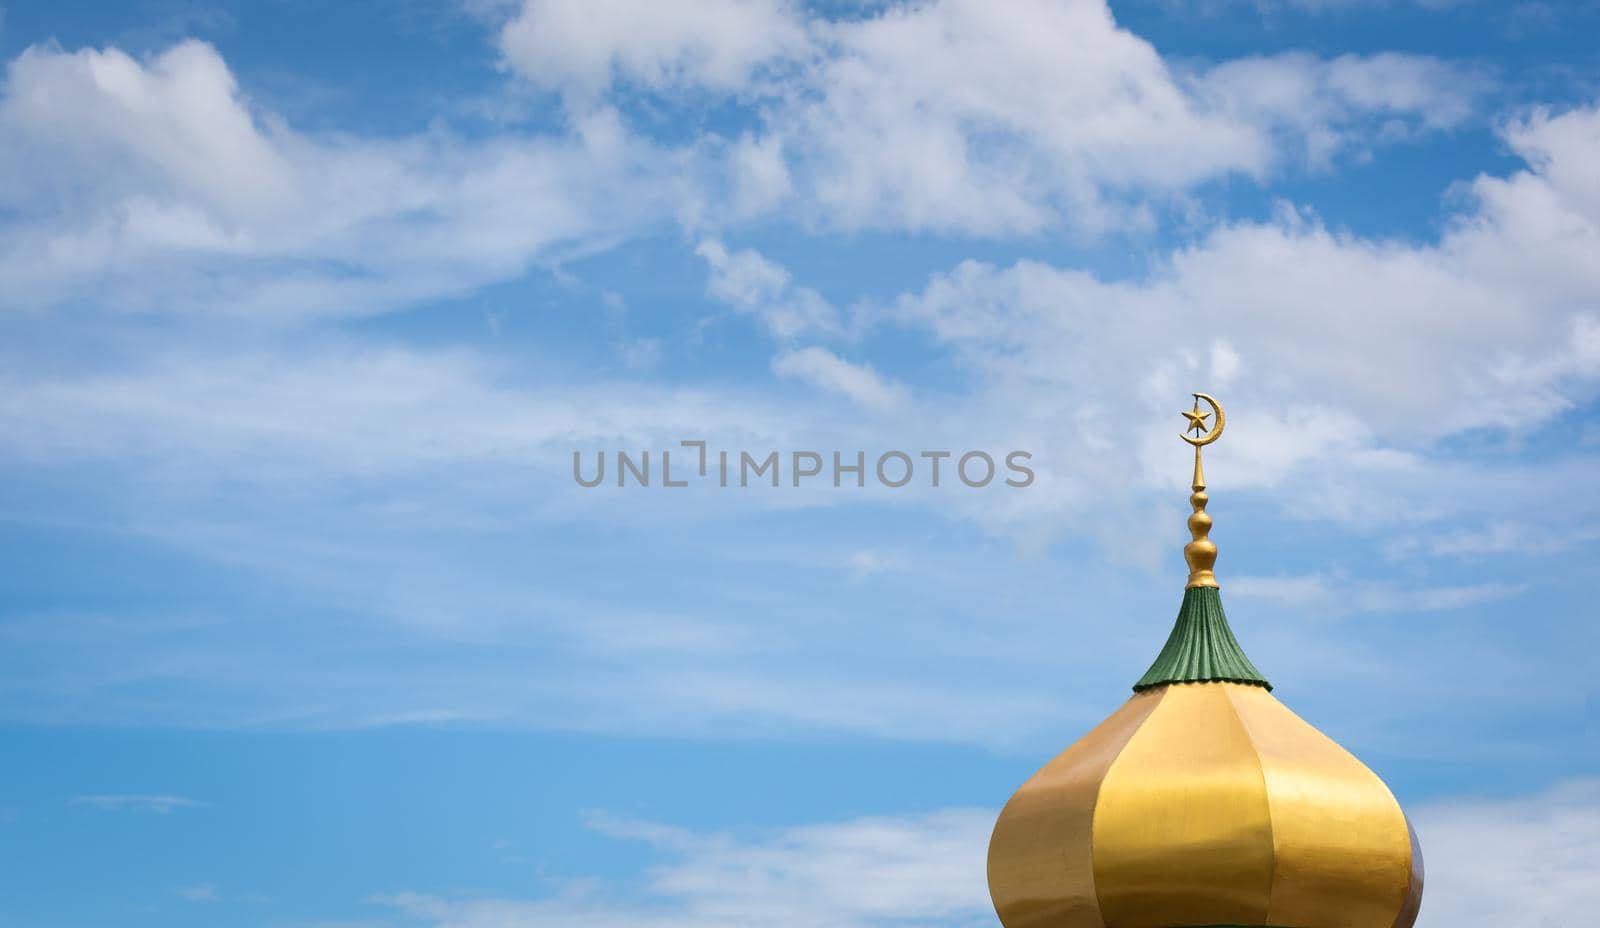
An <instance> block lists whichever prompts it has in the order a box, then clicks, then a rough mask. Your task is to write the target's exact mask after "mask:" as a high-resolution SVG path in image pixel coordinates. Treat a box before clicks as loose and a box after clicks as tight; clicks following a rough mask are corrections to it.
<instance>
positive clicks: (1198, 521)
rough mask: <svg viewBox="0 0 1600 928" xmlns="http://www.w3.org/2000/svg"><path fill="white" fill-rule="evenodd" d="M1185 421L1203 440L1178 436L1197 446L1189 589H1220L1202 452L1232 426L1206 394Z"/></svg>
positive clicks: (1186, 552)
mask: <svg viewBox="0 0 1600 928" xmlns="http://www.w3.org/2000/svg"><path fill="white" fill-rule="evenodd" d="M1201 400H1205V401H1206V404H1207V405H1208V406H1210V407H1211V412H1201V411H1200V401H1201ZM1213 413H1214V414H1215V415H1216V417H1217V421H1216V422H1214V423H1212V425H1211V430H1210V431H1206V424H1205V420H1207V419H1209V418H1210V417H1211V416H1212V414H1213ZM1183 417H1184V418H1185V419H1188V420H1189V428H1188V429H1187V431H1189V432H1194V433H1196V434H1197V435H1198V436H1199V437H1197V438H1191V437H1190V436H1189V435H1187V434H1184V435H1179V436H1178V437H1179V438H1182V439H1183V440H1184V441H1186V442H1188V443H1189V444H1191V445H1194V480H1193V481H1192V482H1191V485H1190V489H1192V490H1193V491H1194V494H1193V495H1191V496H1190V497H1189V505H1190V506H1192V507H1194V512H1193V513H1192V514H1191V515H1190V516H1189V534H1190V535H1191V536H1192V537H1193V538H1194V540H1193V541H1191V542H1189V543H1188V544H1186V545H1184V546H1183V559H1184V561H1185V562H1187V563H1188V565H1189V582H1188V584H1187V586H1191V587H1194V586H1216V585H1217V575H1216V574H1215V573H1213V572H1212V570H1211V568H1212V567H1214V566H1216V563H1217V546H1216V543H1215V542H1213V541H1212V540H1211V538H1210V533H1211V516H1209V515H1207V514H1206V502H1207V501H1208V500H1210V499H1211V497H1209V496H1207V495H1206V476H1205V472H1204V471H1203V470H1202V469H1201V467H1200V449H1201V448H1203V447H1205V446H1206V445H1209V444H1211V443H1212V442H1214V441H1216V440H1217V439H1219V438H1221V437H1222V429H1223V427H1224V426H1225V425H1227V423H1228V416H1227V413H1225V412H1223V411H1222V404H1221V403H1218V402H1217V401H1216V400H1215V399H1213V398H1212V397H1211V396H1209V395H1207V394H1205V393H1196V394H1195V395H1194V411H1193V412H1185V413H1184V414H1183Z"/></svg>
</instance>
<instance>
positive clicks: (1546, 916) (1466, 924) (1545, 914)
mask: <svg viewBox="0 0 1600 928" xmlns="http://www.w3.org/2000/svg"><path fill="white" fill-rule="evenodd" d="M1412 818H1413V821H1414V823H1415V825H1416V829H1417V834H1418V835H1419V836H1420V837H1421V839H1422V851H1423V855H1424V857H1425V858H1426V861H1427V868H1428V874H1427V888H1426V889H1425V890H1424V892H1423V897H1422V914H1421V917H1420V918H1419V919H1418V921H1417V928H1498V926H1503V925H1518V926H1521V928H1571V926H1572V925H1575V924H1581V923H1583V922H1584V921H1586V919H1587V918H1588V913H1591V912H1595V911H1600V881H1597V880H1595V874H1594V862H1595V861H1596V860H1600V781H1597V780H1594V779H1582V780H1572V781H1568V782H1566V783H1562V784H1559V785H1557V786H1555V787H1552V788H1551V789H1548V790H1546V791H1544V792H1541V793H1537V794H1534V795H1531V796H1515V797H1509V798H1494V799H1491V798H1484V799H1458V800H1441V801H1437V802H1434V803H1430V804H1427V805H1424V806H1421V807H1419V808H1417V809H1414V810H1412Z"/></svg>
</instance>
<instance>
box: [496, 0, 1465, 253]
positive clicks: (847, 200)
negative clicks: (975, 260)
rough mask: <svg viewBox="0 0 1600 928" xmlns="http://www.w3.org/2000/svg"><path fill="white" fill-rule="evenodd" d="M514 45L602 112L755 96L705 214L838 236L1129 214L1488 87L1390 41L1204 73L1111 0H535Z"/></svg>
mask: <svg viewBox="0 0 1600 928" xmlns="http://www.w3.org/2000/svg"><path fill="white" fill-rule="evenodd" d="M579 9H582V11H583V12H582V15H579V14H578V13H577V12H576V11H577V10H579ZM501 45H502V47H503V49H504V51H505V54H506V57H507V59H508V61H509V62H510V63H511V65H512V66H513V67H514V68H515V69H517V70H518V71H519V73H522V74H524V75H525V76H527V77H528V78H530V79H532V80H533V81H535V82H536V83H538V84H541V85H543V86H547V87H552V88H556V89H560V90H563V91H564V92H565V93H567V94H568V96H569V98H570V97H578V98H580V99H582V100H584V101H588V102H587V103H586V105H593V101H594V100H596V99H605V96H604V92H605V91H606V90H607V89H608V88H610V89H611V90H612V91H616V92H620V91H622V90H624V89H639V88H643V89H646V90H654V91H674V92H680V91H681V90H682V89H683V88H686V87H699V88H705V89H708V90H712V91H715V92H717V93H720V94H723V95H732V96H735V97H736V98H737V99H738V100H739V101H740V102H741V103H743V104H747V105H750V107H751V115H752V116H754V117H755V119H756V121H757V122H758V123H759V126H760V128H759V129H756V130H752V131H747V132H745V133H743V134H741V136H740V138H739V140H738V141H737V142H735V143H733V144H732V145H731V147H729V148H728V150H727V151H726V152H725V153H724V154H725V156H726V161H725V163H724V164H722V165H721V167H720V168H719V170H720V171H724V172H726V173H727V174H728V175H729V176H728V177H727V178H725V179H724V180H723V181H722V182H720V184H714V185H713V186H725V187H728V188H730V189H729V193H728V195H727V202H723V203H717V204H711V205H710V208H709V209H708V208H707V205H705V204H702V206H701V207H700V208H701V209H702V210H704V211H705V214H704V215H700V216H698V217H697V221H698V222H700V223H702V224H710V225H713V226H714V225H717V224H720V223H722V222H725V221H727V220H729V219H743V218H748V217H749V216H751V215H753V214H755V213H758V212H760V211H761V210H763V209H776V208H779V207H780V206H781V207H782V208H785V209H787V210H788V211H789V212H791V213H792V214H794V215H798V216H799V217H800V218H802V219H803V220H804V221H806V222H807V223H809V224H811V225H813V226H815V227H819V228H828V229H848V230H855V229H884V230H911V231H919V232H920V231H932V232H937V233H944V234H960V235H977V236H997V235H1004V234H1010V233H1033V232H1039V231H1042V230H1046V229H1055V228H1059V227H1061V226H1063V225H1066V226H1067V227H1070V228H1074V229H1077V230H1079V231H1085V232H1090V233H1100V232H1104V231H1108V230H1111V229H1113V228H1123V229H1126V228H1129V227H1135V226H1139V225H1141V224H1148V223H1149V221H1150V220H1151V219H1152V218H1153V214H1152V212H1151V209H1150V207H1151V205H1157V206H1159V205H1161V204H1175V202H1176V201H1177V200H1178V199H1180V198H1181V197H1182V195H1183V194H1184V193H1185V192H1186V191H1188V190H1190V189H1192V188H1193V187H1194V186H1196V185H1198V184H1201V183H1204V182H1206V181H1210V180H1214V179H1216V178H1219V177H1223V176H1227V175H1246V176H1250V177H1255V178H1258V179H1262V178H1265V177H1266V176H1267V175H1268V174H1270V173H1271V172H1272V171H1274V170H1276V169H1278V168H1279V167H1282V166H1284V165H1293V164H1296V163H1310V164H1313V165H1316V166H1324V165H1326V164H1327V163H1328V162H1329V160H1330V159H1331V158H1332V157H1333V156H1334V155H1335V154H1336V153H1337V152H1339V151H1343V150H1346V149H1349V148H1352V147H1354V148H1359V149H1361V150H1365V149H1367V148H1369V147H1371V146H1372V145H1376V144H1379V143H1382V142H1392V141H1397V140H1400V139H1404V138H1407V137H1410V136H1412V135H1415V134H1416V133H1418V132H1421V131H1423V130H1428V129H1439V128H1447V127H1450V126H1454V125H1456V124H1457V123H1459V122H1460V121H1462V120H1463V119H1464V118H1465V117H1466V115H1467V113H1468V112H1469V110H1470V107H1471V105H1472V103H1473V99H1474V96H1475V93H1476V91H1477V90H1479V89H1480V88H1481V86H1482V83H1483V82H1482V81H1481V80H1480V79H1476V78H1472V77H1471V75H1468V74H1466V73H1464V72H1462V71H1461V70H1460V69H1458V68H1455V67H1454V66H1451V65H1448V64H1446V63H1444V62H1441V61H1438V60H1435V59H1431V58H1425V57H1419V56H1411V55H1402V54H1392V53H1391V54H1380V55H1376V56H1372V57H1360V56H1350V55H1347V56H1343V57H1340V58H1337V59H1333V60H1323V59H1319V58H1316V57H1314V56H1311V55H1308V54H1294V53H1291V54H1285V55H1281V56H1277V57H1273V58H1253V59H1246V60H1244V61H1240V62H1237V63H1232V64H1228V65H1224V66H1223V67H1221V68H1217V69H1215V70H1214V71H1211V72H1209V73H1208V72H1201V73H1199V74H1197V75H1186V74H1182V73H1177V72H1175V71H1174V70H1173V69H1172V68H1170V67H1169V66H1168V65H1167V63H1166V62H1165V61H1164V60H1163V59H1162V58H1161V56H1160V55H1159V54H1158V53H1157V52H1156V51H1155V49H1154V48H1153V47H1152V46H1151V45H1150V44H1149V43H1148V42H1146V41H1145V40H1143V39H1141V38H1139V37H1138V36H1135V35H1133V34H1132V33H1130V32H1128V31H1127V30H1124V29H1121V28H1119V27H1118V26H1117V24H1116V22H1115V21H1114V19H1113V17H1112V15H1111V11H1110V9H1109V8H1108V6H1107V5H1106V3H1105V2H1104V0H1014V2H1011V3H1008V4H1007V5H1006V12H1005V15H1003V16H996V15H993V8H992V5H991V4H987V3H984V2H982V0H936V2H929V3H916V4H912V3H897V4H889V5H886V6H884V7H883V8H881V9H876V10H873V11H871V12H870V13H868V15H864V16H857V17H843V18H839V19H827V18H822V17H816V16H812V17H806V16H804V15H802V13H801V12H800V11H799V10H798V9H797V8H796V7H794V6H791V5H790V4H787V3H782V2H778V0H748V2H744V0H716V2H714V3H668V4H649V3H642V2H619V0H607V2H605V3H601V4H598V5H595V6H593V7H591V6H589V5H580V4H577V3H572V2H551V0H528V2H526V3H525V4H524V5H523V6H522V7H521V8H520V11H519V12H518V13H517V14H516V16H515V17H514V18H513V19H512V20H511V21H510V22H509V23H507V24H506V25H505V26H504V27H503V30H502V32H501ZM763 65H768V66H770V67H766V68H763ZM660 99H661V104H662V105H664V106H669V107H673V106H677V107H681V106H683V105H684V99H683V97H682V95H681V93H677V95H675V96H667V95H664V94H663V95H661V98H660Z"/></svg>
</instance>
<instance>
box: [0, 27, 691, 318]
mask: <svg viewBox="0 0 1600 928" xmlns="http://www.w3.org/2000/svg"><path fill="white" fill-rule="evenodd" d="M680 173H681V172H680V171H679V169H678V167H677V166H676V164H675V159H674V157H673V156H672V155H670V154H668V153H663V152H660V151H657V150H655V149H654V148H652V147H651V146H650V145H648V144H646V143H643V142H641V141H640V140H638V139H636V138H634V137H632V136H630V135H629V134H628V132H627V131H626V130H625V129H624V128H623V126H622V124H621V122H620V121H619V118H618V117H617V115H616V114H615V113H614V112H612V111H609V110H606V109H598V110H594V111H592V112H590V113H588V114H587V115H585V116H584V117H583V118H582V119H580V120H578V121H577V122H576V123H575V124H574V125H573V126H572V128H571V131H570V132H568V133H565V134H563V135H548V136H542V135H527V136H518V135H511V134H502V135H500V136H498V137H491V138H488V139H484V140H481V141H479V140H468V139H464V138H459V137H456V136H453V135H451V134H450V133H449V132H447V131H443V130H439V131H435V132H432V133H429V134H427V135H420V136H414V137H408V138H400V139H377V138H362V137H359V136H353V135H348V134H325V135H314V134H307V133H302V132H298V131H296V130H294V129H293V128H291V127H290V126H288V125H287V124H286V123H285V122H284V121H283V120H282V119H281V118H278V117H276V116H273V115H272V114H270V113H260V112H258V111H257V110H256V109H255V108H253V107H252V106H251V105H250V103H249V101H248V99H246V98H245V97H244V96H243V95H242V94H241V92H240V91H239V88H238V87H237V85H236V83H235V81H234V79H233V76H232V74H231V72H230V71H229V69H228V67H227V65H226V63H225V62H224V61H223V60H222V58H221V56H220V55H218V53H217V52H216V50H215V49H214V48H212V47H211V46H209V45H207V44H205V43H202V42H198V41H187V42H183V43H181V44H179V45H176V46H173V47H172V48H170V49H167V50H166V51H164V52H162V53H160V54H158V55H155V56H153V57H151V58H149V59H147V60H145V61H137V60H135V59H133V58H131V57H129V56H128V55H126V54H124V53H123V52H121V51H119V50H117V49H115V48H111V49H107V50H105V51H95V50H84V51H79V52H76V53H67V52H63V51H61V50H59V49H55V48H51V47H45V46H35V47H33V48H30V49H28V50H26V51H24V52H23V53H22V54H21V55H19V56H18V57H17V58H16V59H14V60H13V61H12V62H11V63H10V65H9V68H8V71H7V79H6V83H5V89H4V95H3V97H0V206H4V207H5V208H6V209H7V211H8V212H9V213H10V215H9V216H8V217H7V221H6V222H4V223H3V224H0V291H3V292H4V298H3V299H4V300H5V301H6V302H7V303H9V304H11V305H13V306H16V305H23V306H31V307H35V308H37V307H39V306H41V305H48V304H52V303H58V302H68V301H74V300H82V301H89V302H91V303H92V304H93V305H95V306H96V308H98V309H101V310H109V311H115V310H119V309H121V310H126V309H136V310H159V311H163V312H170V311H191V312H203V313H205V314H207V315H212V316H218V315H220V316H227V315H230V314H231V315H236V316H251V317H258V318H259V317H269V318H271V317H278V318H282V317H303V316H311V315H318V314H328V313H335V314H357V313H370V312H374V311H379V310H384V309H390V308H393V307H396V306H399V305H405V304H408V303H410V302H411V301H414V300H417V299H423V298H428V297H437V296H443V295H449V294H457V293H462V292H466V291H468V290H470V289H472V288H474V287H476V286H479V285H481V284H484V283H487V282H489V281H492V280H497V279H501V278H505V277H509V276H514V275H516V274H520V273H522V272H524V271H525V270H526V269H527V268H528V267H529V265H530V264H531V263H532V262H534V261H535V260H539V259H546V258H550V257H552V256H554V255H556V254H557V253H558V252H560V251H562V250H572V249H582V248H586V247H592V246H593V244H594V243H595V242H596V241H598V240H600V239H602V238H604V237H606V236H615V235H618V234H622V233H623V232H624V231H626V232H627V233H628V234H637V233H638V232H639V231H640V230H641V229H642V228H645V227H648V226H649V225H651V224H652V223H654V222H659V221H665V220H668V219H670V216H671V213H672V211H673V210H674V209H676V208H677V207H676V205H675V204H676V202H677V200H678V193H677V190H678V187H677V184H676V183H675V178H678V177H679V176H680Z"/></svg>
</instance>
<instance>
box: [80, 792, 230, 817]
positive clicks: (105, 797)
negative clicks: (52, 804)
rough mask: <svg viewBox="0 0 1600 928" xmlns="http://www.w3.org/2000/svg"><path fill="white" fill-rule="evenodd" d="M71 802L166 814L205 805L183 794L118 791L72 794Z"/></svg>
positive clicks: (81, 804) (102, 808) (115, 809)
mask: <svg viewBox="0 0 1600 928" xmlns="http://www.w3.org/2000/svg"><path fill="white" fill-rule="evenodd" d="M72 804H73V805H75V806H90V807H91V808H95V809H99V810H101V811H103V812H121V811H134V812H155V813H157V814H158V815H166V814H167V813H168V812H173V811H176V810H178V809H192V808H196V807H199V806H203V805H205V803H203V802H200V801H198V800H195V799H189V798H187V797H185V796H161V795H151V794H144V793H119V794H101V795H93V796H74V797H72Z"/></svg>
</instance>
